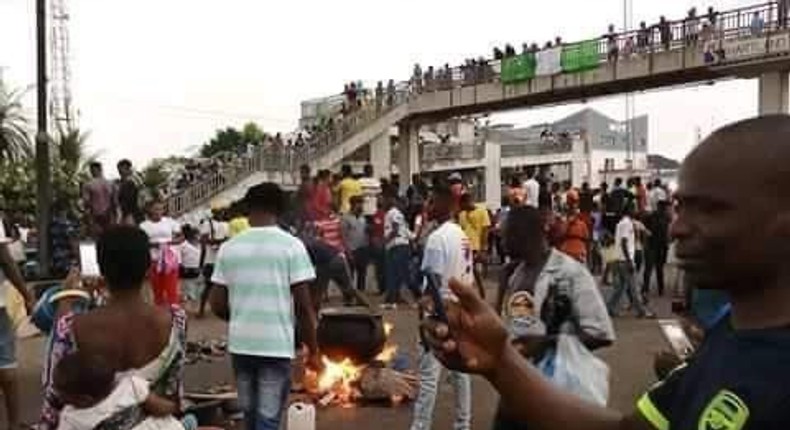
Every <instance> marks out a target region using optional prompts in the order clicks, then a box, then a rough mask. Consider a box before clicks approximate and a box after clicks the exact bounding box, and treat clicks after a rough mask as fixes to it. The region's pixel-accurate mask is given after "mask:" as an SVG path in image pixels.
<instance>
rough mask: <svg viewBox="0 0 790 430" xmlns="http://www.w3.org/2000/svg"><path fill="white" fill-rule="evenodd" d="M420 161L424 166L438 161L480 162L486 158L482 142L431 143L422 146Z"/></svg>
mask: <svg viewBox="0 0 790 430" xmlns="http://www.w3.org/2000/svg"><path fill="white" fill-rule="evenodd" d="M420 149H421V150H422V153H421V157H420V159H421V160H422V162H423V163H424V164H427V163H435V162H437V161H464V160H480V159H482V158H483V157H485V144H484V143H483V142H482V141H477V142H468V143H429V144H425V145H421V147H420Z"/></svg>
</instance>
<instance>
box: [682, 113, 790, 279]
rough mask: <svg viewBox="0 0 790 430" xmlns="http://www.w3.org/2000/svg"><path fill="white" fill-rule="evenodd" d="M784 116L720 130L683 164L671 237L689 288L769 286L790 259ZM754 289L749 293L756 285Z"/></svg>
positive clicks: (789, 160)
mask: <svg viewBox="0 0 790 430" xmlns="http://www.w3.org/2000/svg"><path fill="white" fill-rule="evenodd" d="M788 138H790V116H786V115H771V116H765V117H760V118H754V119H749V120H745V121H741V122H737V123H734V124H731V125H728V126H726V127H723V128H721V129H719V130H717V131H716V132H714V133H713V134H712V135H710V136H709V137H708V138H707V139H705V141H703V142H702V143H701V144H700V145H699V146H698V147H697V148H695V149H694V150H693V151H692V152H691V154H690V155H689V156H688V157H687V158H686V160H685V161H684V162H683V166H682V167H681V171H680V177H679V181H678V190H677V194H676V198H677V202H678V205H677V217H676V220H675V222H674V223H673V226H672V233H673V235H674V236H675V238H676V239H677V253H678V257H679V258H680V259H681V261H682V266H683V267H684V269H686V272H687V274H689V278H690V279H691V281H692V282H693V283H696V284H698V285H699V286H702V287H711V288H723V289H729V290H731V291H741V290H743V289H744V288H745V287H744V286H747V285H765V284H770V283H771V282H772V281H771V279H773V278H775V277H776V276H777V274H778V273H779V272H781V271H782V270H784V269H783V266H784V265H785V262H786V260H787V257H788V256H790V247H789V246H788V243H790V221H789V220H790V216H788V214H790V142H788ZM755 288H756V287H755Z"/></svg>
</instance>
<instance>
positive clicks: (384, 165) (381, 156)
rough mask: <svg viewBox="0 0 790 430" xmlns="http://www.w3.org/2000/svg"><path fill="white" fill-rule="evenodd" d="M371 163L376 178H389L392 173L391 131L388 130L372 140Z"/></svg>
mask: <svg viewBox="0 0 790 430" xmlns="http://www.w3.org/2000/svg"><path fill="white" fill-rule="evenodd" d="M370 164H371V165H372V166H373V174H374V175H375V177H376V178H388V179H389V177H390V175H392V146H391V144H390V133H389V130H387V131H386V132H384V133H381V134H380V135H379V136H378V137H377V138H376V139H374V140H373V141H372V142H370Z"/></svg>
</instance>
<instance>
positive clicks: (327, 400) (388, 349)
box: [306, 323, 398, 407]
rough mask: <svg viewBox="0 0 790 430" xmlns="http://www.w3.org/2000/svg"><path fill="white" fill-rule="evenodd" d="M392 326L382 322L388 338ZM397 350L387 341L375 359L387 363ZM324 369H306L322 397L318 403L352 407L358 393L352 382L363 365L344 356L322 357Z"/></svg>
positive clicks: (363, 367) (354, 381) (358, 375)
mask: <svg viewBox="0 0 790 430" xmlns="http://www.w3.org/2000/svg"><path fill="white" fill-rule="evenodd" d="M393 328H394V326H393V325H392V324H390V323H385V324H384V333H385V334H386V336H387V338H389V335H390V333H391V332H392V329H393ZM397 352H398V347H397V345H393V344H390V343H387V344H386V345H385V346H384V350H383V351H381V353H379V355H377V356H376V361H381V362H384V363H388V362H390V361H392V360H393V359H394V358H395V355H396V354H397ZM322 361H323V363H324V370H323V371H322V372H321V373H320V374H316V373H315V372H311V371H307V375H306V377H307V379H308V380H312V381H314V383H313V387H314V388H315V391H316V392H317V393H318V394H320V395H321V396H322V397H321V399H320V400H319V404H321V405H322V406H327V405H329V404H338V405H340V406H343V407H352V406H353V402H354V400H355V399H357V398H358V397H359V396H360V394H359V390H358V389H357V388H356V387H355V386H354V384H355V383H356V382H357V381H358V380H359V378H360V377H361V376H362V371H363V370H364V369H365V367H366V366H365V365H360V366H357V365H355V364H354V363H352V362H351V360H350V359H348V358H345V359H343V360H340V361H332V360H330V359H329V358H328V357H326V356H324V357H322Z"/></svg>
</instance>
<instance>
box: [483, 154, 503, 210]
mask: <svg viewBox="0 0 790 430" xmlns="http://www.w3.org/2000/svg"><path fill="white" fill-rule="evenodd" d="M501 152H502V151H501V147H500V146H499V144H498V143H495V142H485V162H484V163H485V181H486V183H485V196H486V206H487V207H489V208H494V209H498V208H499V206H500V205H501V203H502V157H501Z"/></svg>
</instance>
